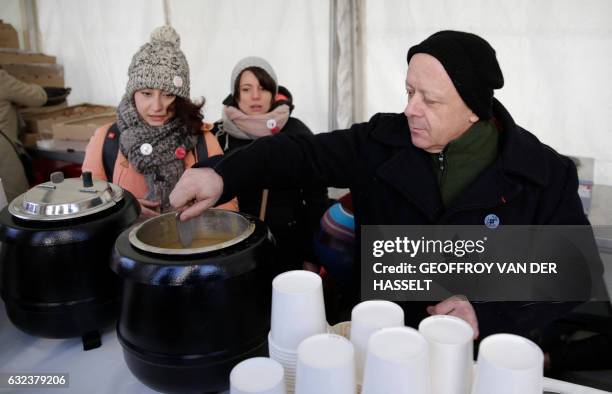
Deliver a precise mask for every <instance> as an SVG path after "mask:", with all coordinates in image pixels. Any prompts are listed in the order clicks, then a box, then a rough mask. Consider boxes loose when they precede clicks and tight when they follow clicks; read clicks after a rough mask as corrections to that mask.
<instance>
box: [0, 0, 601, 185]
mask: <svg viewBox="0 0 612 394" xmlns="http://www.w3.org/2000/svg"><path fill="white" fill-rule="evenodd" d="M21 1H22V4H23V0H21ZM166 1H167V4H168V5H169V7H168V10H169V12H168V15H167V16H168V19H169V20H170V22H171V23H172V25H173V26H175V28H176V29H177V30H178V32H179V33H180V34H181V38H182V48H183V50H184V51H185V53H186V55H187V58H188V60H189V63H190V65H191V72H192V96H193V97H199V96H204V97H205V98H206V99H207V104H206V107H205V114H206V117H207V120H209V121H214V120H216V119H218V118H219V116H220V114H221V108H222V107H221V101H222V100H223V98H224V97H225V96H226V95H227V94H228V93H229V85H230V81H229V75H230V72H231V69H232V67H233V65H234V64H235V62H236V61H237V60H238V59H240V58H241V57H243V56H247V55H258V56H262V57H264V58H266V59H268V60H269V61H270V63H271V64H272V65H273V66H274V68H275V69H276V72H277V74H278V76H279V79H280V83H281V84H283V85H285V86H287V87H288V88H289V89H290V90H291V91H292V93H293V95H294V98H295V102H296V110H295V112H294V115H295V116H297V117H299V118H301V119H302V120H304V121H305V122H306V123H307V124H308V125H309V126H310V127H311V129H312V130H313V131H314V132H321V131H326V130H327V129H328V128H329V127H328V113H329V112H328V111H329V110H328V108H329V106H328V102H329V88H330V86H333V84H332V85H330V82H329V77H330V76H329V58H330V56H329V48H330V46H329V45H330V30H329V26H330V22H329V18H330V12H329V11H330V0H313V1H308V0H293V1H290V2H287V1H283V0H261V1H259V2H251V1H246V0H228V1H224V2H219V1H216V0H201V1H197V0H166ZM347 1H351V2H354V3H359V4H360V9H361V10H363V12H362V13H361V19H360V20H359V21H356V22H357V24H358V25H357V26H358V30H359V39H360V40H361V42H362V45H361V50H362V58H363V65H362V68H363V71H362V73H363V75H364V77H363V80H362V81H356V83H360V87H361V88H362V90H363V94H362V95H358V93H353V94H357V95H358V97H356V99H357V100H356V101H357V102H359V101H360V100H361V102H359V104H361V105H362V106H363V111H362V112H361V116H359V113H357V115H358V116H357V117H356V119H354V120H355V121H361V120H367V119H368V118H369V117H370V116H371V115H372V114H374V113H376V112H380V111H384V112H390V111H393V112H399V111H401V110H403V108H404V105H405V101H406V96H405V91H404V79H405V73H406V62H405V55H406V51H407V50H408V48H409V47H410V46H411V45H413V44H415V43H418V42H420V41H421V40H423V39H424V38H425V37H427V36H429V35H430V34H432V33H433V32H435V31H438V30H441V29H458V30H466V31H472V32H474V33H477V34H480V35H482V36H483V37H485V38H486V39H487V40H488V41H489V42H490V43H491V44H492V45H493V47H494V48H495V49H496V50H497V54H498V58H499V62H500V64H501V67H502V70H503V72H504V76H505V81H506V84H505V86H504V88H503V89H501V90H498V91H497V92H496V97H498V98H499V99H500V101H502V103H503V104H504V105H505V106H506V107H507V108H508V109H509V110H510V112H511V114H512V115H513V116H514V118H515V120H516V121H517V123H519V124H520V125H522V126H523V127H525V128H527V129H528V130H530V131H532V132H533V133H534V134H536V135H537V136H538V138H540V139H541V140H542V141H543V142H545V143H547V144H549V145H551V146H552V147H553V148H555V149H557V150H558V151H559V152H561V153H563V154H568V155H576V156H586V157H592V158H595V159H596V163H595V182H596V183H600V184H612V137H611V136H610V134H611V133H610V131H609V130H610V128H611V127H610V125H609V124H610V120H611V116H610V115H611V114H612V89H610V86H612V83H611V82H612V78H611V77H610V70H612V34H611V33H612V31H611V30H612V28H611V27H610V26H609V19H610V17H611V16H612V2H610V1H609V0H584V1H580V2H577V1H575V0H538V1H530V0H513V1H506V0H382V1H381V0H376V1H375V0H347ZM2 2H3V5H2V10H3V14H4V13H5V11H10V10H13V11H14V8H15V4H17V2H18V0H2ZM36 4H37V8H38V19H39V26H40V31H41V37H42V43H41V49H42V50H43V51H44V52H46V53H48V54H51V55H55V56H57V57H58V61H59V62H60V63H62V64H63V65H64V67H65V74H66V83H67V86H71V87H73V92H72V94H71V96H70V102H71V103H75V102H84V101H89V102H96V103H102V104H117V102H118V101H119V99H120V98H121V95H122V93H123V90H124V87H125V82H126V80H127V76H126V71H127V67H128V65H129V62H130V59H131V56H132V55H133V53H134V52H135V51H136V50H137V49H138V47H139V46H140V45H141V44H142V43H144V42H145V41H147V40H148V37H149V33H150V31H151V30H152V29H153V28H154V27H156V26H158V25H160V24H162V23H163V22H164V20H165V15H164V1H162V0H157V1H151V0H149V1H146V0H131V1H119V0H45V1H37V2H36ZM12 14H14V12H13V13H12ZM12 14H11V15H12ZM3 16H4V15H3ZM6 19H7V20H8V21H9V22H11V23H14V22H15V21H14V20H11V18H10V15H9V17H7V18H6ZM357 91H358V90H357V89H353V92H357ZM354 100H355V98H354Z"/></svg>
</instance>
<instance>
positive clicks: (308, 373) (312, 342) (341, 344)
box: [295, 334, 355, 394]
mask: <svg viewBox="0 0 612 394" xmlns="http://www.w3.org/2000/svg"><path fill="white" fill-rule="evenodd" d="M295 392H296V394H355V353H354V350H353V345H352V344H351V342H350V341H349V340H348V339H346V338H344V337H341V336H339V335H335V334H319V335H315V336H312V337H310V338H307V339H305V340H304V341H303V342H302V343H301V344H300V346H299V347H298V364H297V375H296V382H295Z"/></svg>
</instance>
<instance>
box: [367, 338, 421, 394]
mask: <svg viewBox="0 0 612 394" xmlns="http://www.w3.org/2000/svg"><path fill="white" fill-rule="evenodd" d="M428 351H429V349H428V345H427V341H426V340H425V338H423V335H421V333H419V332H418V331H417V330H415V329H414V328H410V327H392V328H383V329H381V330H379V331H377V332H375V333H374V334H372V336H371V337H370V340H369V344H368V353H367V357H366V363H365V370H364V376H363V387H362V391H361V392H362V394H389V393H393V394H429V393H430V381H429V359H428Z"/></svg>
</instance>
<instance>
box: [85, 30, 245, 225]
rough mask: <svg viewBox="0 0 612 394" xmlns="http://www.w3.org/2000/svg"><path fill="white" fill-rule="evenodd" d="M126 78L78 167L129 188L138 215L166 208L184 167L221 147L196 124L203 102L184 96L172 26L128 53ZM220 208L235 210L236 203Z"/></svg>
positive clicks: (181, 58) (183, 68)
mask: <svg viewBox="0 0 612 394" xmlns="http://www.w3.org/2000/svg"><path fill="white" fill-rule="evenodd" d="M128 77H129V79H128V82H127V86H126V90H125V95H124V96H123V99H122V100H121V102H120V103H119V106H118V107H117V122H116V123H113V124H109V125H105V126H103V127H101V128H100V129H98V130H96V132H95V134H94V136H93V137H92V138H91V140H90V141H89V144H88V146H87V149H86V152H85V160H84V162H83V171H91V172H92V174H93V176H94V178H97V179H104V180H110V181H112V182H113V183H115V184H117V185H119V186H121V187H122V188H124V189H126V190H128V191H130V192H131V193H132V194H134V196H135V197H136V198H138V200H139V201H140V205H141V208H142V215H143V216H153V215H157V214H159V213H160V212H166V211H168V210H169V209H170V205H169V203H168V196H169V195H170V192H171V191H172V189H173V188H174V186H175V185H176V183H177V182H178V180H179V178H180V177H181V175H182V174H183V172H184V170H185V169H186V168H189V167H191V166H192V165H193V164H194V163H195V162H196V161H198V160H202V159H205V158H207V157H209V156H213V155H219V154H222V150H221V148H220V147H219V144H218V142H217V140H216V139H215V138H214V136H213V135H212V134H211V133H210V130H211V129H212V125H210V124H203V123H202V118H203V117H202V113H201V109H202V106H203V105H204V104H203V103H202V104H195V103H193V102H192V101H191V99H190V96H189V85H190V82H189V65H188V64H187V59H186V58H185V55H184V54H183V52H182V51H181V49H180V37H179V35H178V34H177V32H176V31H175V30H174V29H173V28H172V27H170V26H162V27H158V28H157V29H155V30H154V31H153V32H152V33H151V40H150V42H148V43H146V44H144V45H143V46H141V47H140V49H139V50H138V52H136V54H135V55H134V56H133V58H132V62H131V64H130V67H129V69H128ZM198 156H204V157H198ZM221 207H222V208H226V209H232V210H236V209H237V203H236V201H235V200H233V201H231V202H230V203H227V204H224V205H223V206H221Z"/></svg>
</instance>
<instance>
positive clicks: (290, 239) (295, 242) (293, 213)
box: [213, 117, 329, 269]
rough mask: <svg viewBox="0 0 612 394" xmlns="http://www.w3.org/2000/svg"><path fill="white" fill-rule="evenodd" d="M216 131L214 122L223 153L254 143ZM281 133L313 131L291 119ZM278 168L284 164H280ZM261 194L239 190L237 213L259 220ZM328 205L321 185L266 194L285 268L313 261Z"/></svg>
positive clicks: (269, 220) (256, 190)
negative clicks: (314, 240) (320, 226)
mask: <svg viewBox="0 0 612 394" xmlns="http://www.w3.org/2000/svg"><path fill="white" fill-rule="evenodd" d="M219 131H220V122H217V123H215V127H214V129H213V134H215V135H217V139H218V140H219V144H220V145H221V148H222V149H223V150H224V152H225V153H229V152H232V151H234V150H236V149H239V148H243V147H246V146H248V145H249V144H251V143H252V142H253V140H243V139H239V138H235V137H233V136H231V135H229V134H227V133H220V132H219ZM280 134H283V135H291V136H311V135H312V132H311V131H310V129H309V128H308V127H307V126H306V125H305V124H304V123H302V122H301V121H300V120H299V119H296V118H292V117H290V118H289V119H288V121H287V124H285V127H283V129H282V130H281V132H280ZM277 165H279V166H282V165H283V164H282V162H279V163H277ZM242 171H247V170H246V169H242ZM247 172H248V171H247ZM262 192H263V189H262V188H261V187H253V188H248V189H241V191H240V192H239V193H237V195H236V196H237V197H238V206H239V209H240V212H244V213H248V214H249V215H253V216H255V217H259V211H260V209H261V200H262ZM328 206H329V200H328V198H327V188H326V187H325V186H323V185H321V184H314V185H307V186H305V187H292V188H285V187H280V188H272V189H270V190H269V191H268V202H267V208H266V216H265V222H266V223H267V224H268V226H269V227H270V230H271V231H272V234H274V236H275V238H276V242H277V249H278V257H277V258H278V259H279V260H280V263H281V265H283V266H284V269H302V263H303V262H304V260H308V261H311V262H313V261H314V253H313V250H312V248H313V238H314V236H315V234H316V232H317V231H318V229H319V221H320V220H321V216H323V214H324V213H325V210H326V209H327V207H328Z"/></svg>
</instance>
